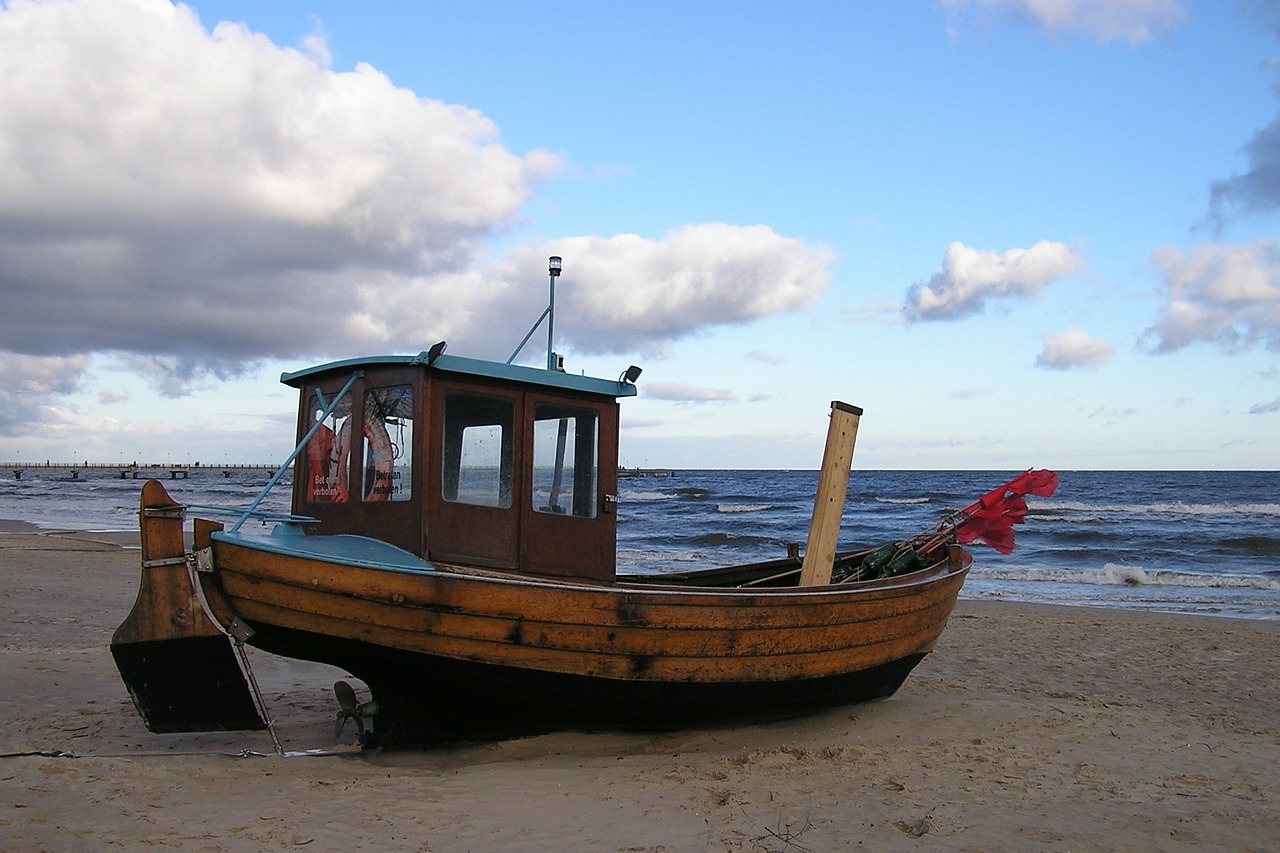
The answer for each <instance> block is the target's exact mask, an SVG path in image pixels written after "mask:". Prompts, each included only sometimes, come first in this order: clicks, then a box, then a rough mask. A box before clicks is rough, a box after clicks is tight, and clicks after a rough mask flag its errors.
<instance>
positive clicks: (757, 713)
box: [249, 625, 924, 746]
mask: <svg viewBox="0 0 1280 853" xmlns="http://www.w3.org/2000/svg"><path fill="white" fill-rule="evenodd" d="M253 627H254V629H255V630H256V632H257V633H255V634H254V635H253V637H252V638H251V639H250V641H249V642H250V644H251V645H254V646H256V647H258V648H261V649H263V650H264V651H268V652H271V653H273V654H278V655H282V656H285V657H292V658H299V659H303V660H313V661H317V662H320V663H326V664H330V665H333V666H337V667H339V668H341V669H344V670H346V671H347V672H349V673H351V674H352V675H353V676H355V677H357V678H359V679H360V680H362V681H364V682H365V684H367V685H368V686H369V689H370V691H371V692H372V694H373V697H374V698H375V699H377V701H378V705H379V713H378V715H377V717H376V718H375V720H374V732H375V735H376V742H377V743H378V744H380V745H384V746H385V745H415V744H431V743H442V742H448V741H451V740H462V739H490V738H502V737H516V736H521V735H531V734H541V733H545V732H549V731H554V730H563V729H584V730H592V729H622V730H649V731H654V730H668V729H676V728H682V727H688V726H695V725H728V724H733V723H744V722H759V721H765V720H770V719H781V718H787V717H793V716H799V715H801V714H805V713H809V712H812V711H815V710H819V709H822V708H828V707H834V706H839V705H846V704H852V703H855V702H865V701H871V700H874V699H883V698H885V697H887V696H890V695H892V694H893V693H894V692H895V691H897V689H898V688H899V687H901V686H902V683H903V681H905V680H906V678H907V676H908V675H909V674H910V672H911V670H912V669H913V668H914V667H915V666H916V664H918V663H919V662H920V661H921V660H922V659H923V658H924V654H912V655H908V656H906V657H904V658H901V659H899V660H896V661H891V662H889V663H887V664H882V665H880V666H875V667H871V668H869V669H863V670H858V671H855V672H849V673H842V674H840V675H833V676H824V677H820V678H803V679H793V680H788V681H779V682H749V683H740V682H734V683H722V682H711V683H709V682H654V681H627V680H619V679H611V678H598V677H591V676H583V675H573V674H565V673H554V672H543V671H536V670H530V669H525V668H520V667H508V666H499V665H494V664H485V663H475V662H470V661H463V660H454V659H449V658H442V657H437V656H433V655H423V654H415V653H412V652H406V651H402V650H396V649H387V648H383V647H380V646H373V645H370V644H367V643H361V642H358V641H354V640H345V639H338V638H334V637H328V636H322V635H319V634H313V633H309V632H305V631H295V630H289V629H281V628H278V627H274V626H270V625H254V626H253Z"/></svg>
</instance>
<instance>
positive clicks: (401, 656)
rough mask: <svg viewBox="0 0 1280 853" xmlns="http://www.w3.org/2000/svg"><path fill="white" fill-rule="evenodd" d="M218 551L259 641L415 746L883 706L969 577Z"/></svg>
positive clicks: (242, 544) (948, 564) (936, 570)
mask: <svg viewBox="0 0 1280 853" xmlns="http://www.w3.org/2000/svg"><path fill="white" fill-rule="evenodd" d="M211 540H212V541H211V554H212V560H211V562H212V569H213V574H214V576H215V577H216V580H217V584H218V587H219V589H220V590H221V592H222V594H223V595H225V598H226V602H227V604H228V605H229V606H230V608H231V610H232V611H234V613H235V614H237V615H238V616H239V617H240V618H241V619H242V620H243V621H244V622H245V623H247V624H248V625H250V626H251V627H252V628H253V629H254V630H255V631H256V633H255V634H254V636H253V638H251V639H250V643H252V644H255V645H259V646H261V647H263V648H265V649H267V650H270V651H274V652H278V653H281V654H285V655H289V656H293V657H299V658H307V659H313V660H320V661H323V662H327V663H331V664H334V665H337V666H340V667H344V668H346V669H347V670H348V671H350V672H351V673H352V674H353V675H355V676H357V677H359V678H362V679H363V680H365V682H366V683H367V684H368V685H369V686H370V688H371V689H372V691H373V693H374V696H375V698H377V699H378V700H379V703H380V705H381V706H382V713H383V715H384V720H383V721H382V728H383V731H384V732H387V731H388V728H389V727H393V726H394V727H399V728H401V729H403V731H404V732H405V733H406V736H408V733H409V732H410V731H413V732H426V733H427V736H431V733H433V732H439V733H440V734H441V735H451V734H473V733H489V732H493V731H502V732H507V731H523V730H538V729H543V728H548V727H557V726H559V725H593V726H594V725H622V726H636V725H639V726H647V727H663V726H669V725H680V724H684V723H687V722H716V721H721V720H729V719H735V718H743V717H766V716H776V715H778V714H790V713H796V712H800V711H804V710H808V709H810V708H812V707H816V706H821V705H828V704H833V703H839V702H847V701H856V700H859V699H870V698H878V697H881V696H885V695H888V694H890V693H892V692H893V691H894V690H896V689H897V687H898V686H899V685H900V684H901V682H902V680H903V679H904V678H905V677H906V675H907V673H908V672H909V671H910V669H911V667H913V666H914V665H915V664H916V663H917V662H918V661H919V660H920V659H921V658H922V657H923V656H924V655H925V654H927V653H928V652H929V651H930V650H931V649H932V648H933V646H934V643H935V642H936V641H937V639H938V636H939V634H940V633H941V631H942V629H943V627H944V626H945V624H946V620H947V617H948V616H949V614H950V613H951V609H952V607H953V606H954V604H955V600H956V596H957V594H958V593H959V590H960V587H961V585H962V584H963V582H964V578H965V575H966V573H967V570H968V566H967V562H968V561H967V558H964V559H962V558H961V557H959V556H953V557H952V559H950V560H945V559H944V560H942V561H940V562H938V563H937V564H935V565H933V566H931V567H929V568H927V569H924V570H921V571H917V572H914V573H911V574H908V575H903V576H901V577H897V578H885V579H881V580H877V581H870V582H862V583H851V584H838V585H827V586H819V587H783V588H730V589H720V588H710V587H691V586H674V585H673V586H664V585H656V584H652V583H645V584H628V583H625V582H620V583H617V584H612V585H593V584H582V583H570V582H558V581H554V580H543V579H537V578H529V577H522V576H518V575H514V574H500V573H494V572H480V571H476V570H469V569H465V568H461V567H449V566H435V567H431V568H430V569H428V570H414V569H403V568H390V567H378V566H376V565H352V564H348V563H340V562H334V561H329V560H325V559H321V558H317V557H315V556H309V555H307V554H305V553H290V552H289V550H290V549H287V548H286V549H277V548H273V547H272V546H271V545H270V543H263V542H261V541H260V540H257V541H255V540H253V539H250V538H248V537H244V536H240V535H235V534H225V533H214V534H213V535H212V537H211ZM962 553H963V552H959V551H958V549H957V551H956V554H962ZM495 706H497V707H495Z"/></svg>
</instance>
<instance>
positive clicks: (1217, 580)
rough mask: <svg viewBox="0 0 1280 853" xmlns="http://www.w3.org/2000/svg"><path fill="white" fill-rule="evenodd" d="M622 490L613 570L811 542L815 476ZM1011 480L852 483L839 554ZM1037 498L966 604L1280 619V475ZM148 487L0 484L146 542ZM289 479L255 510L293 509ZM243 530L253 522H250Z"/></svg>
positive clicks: (217, 484)
mask: <svg viewBox="0 0 1280 853" xmlns="http://www.w3.org/2000/svg"><path fill="white" fill-rule="evenodd" d="M660 473H662V474H665V475H666V476H645V477H626V478H622V479H620V480H619V483H618V486H619V488H618V491H619V507H618V514H619V524H618V568H619V571H621V572H646V573H661V572H669V571H684V570H689V569H694V568H701V567H711V566H717V565H729V564H737V563H746V562H754V561H758V560H766V559H773V558H778V557H783V556H785V554H786V549H787V545H788V544H790V543H799V544H801V545H802V546H803V544H804V541H805V539H806V537H807V532H808V526H809V521H810V517H811V515H812V508H813V501H814V497H815V494H816V492H817V483H818V474H817V472H816V471H778V470H751V471H726V470H679V471H668V472H660ZM1018 473H1020V472H1017V471H858V470H855V471H854V472H853V473H852V475H851V476H850V480H849V490H848V497H847V500H846V504H845V514H844V522H843V525H842V528H841V536H840V548H841V550H854V549H857V548H862V547H873V546H878V545H882V544H886V543H889V542H894V541H898V540H901V539H905V538H909V537H911V536H914V535H916V534H918V533H923V532H925V531H927V530H931V529H933V528H934V527H935V526H936V525H937V524H938V523H939V522H940V521H941V520H942V519H943V518H945V517H946V516H947V515H948V514H950V513H952V512H955V511H956V510H959V509H963V508H964V507H966V506H968V505H969V504H971V503H972V502H973V501H974V500H976V499H977V498H978V497H979V496H981V495H982V494H984V493H986V492H988V491H990V490H991V489H993V488H996V487H998V486H1000V485H1001V484H1002V483H1004V482H1006V481H1008V480H1010V479H1012V478H1013V477H1014V476H1016V475H1017V474H1018ZM1058 473H1059V477H1060V481H1061V482H1060V485H1059V487H1058V490H1057V492H1056V493H1055V494H1054V495H1053V496H1052V497H1050V498H1036V497H1030V498H1028V503H1029V505H1030V513H1029V515H1028V517H1027V519H1026V524H1024V525H1021V526H1019V527H1017V528H1015V531H1016V534H1017V544H1016V548H1015V549H1014V552H1013V553H1012V554H1009V555H1001V554H999V553H996V552H995V551H994V550H993V549H991V548H988V547H986V546H983V545H981V544H974V545H973V546H970V548H969V550H970V551H971V553H972V554H973V556H974V565H973V569H972V570H971V572H970V575H969V578H968V580H967V581H966V583H965V587H964V590H963V592H962V593H961V597H962V598H967V599H979V600H1005V601H1024V602H1039V603H1049V604H1065V605H1081V606H1091V607H1108V608H1121V609H1133V610H1154V611H1165V612H1177V613H1195V614H1204V615H1216V616H1227V617H1239V618H1249V619H1267V620H1273V619H1280V472H1276V471H1060V472H1058ZM267 481H268V475H266V474H263V473H261V472H256V473H250V472H239V473H234V474H232V475H231V476H230V477H223V476H222V474H221V472H220V471H217V470H213V469H208V470H205V471H202V472H200V473H195V472H193V473H192V474H191V476H190V477H189V478H188V479H185V480H183V479H178V480H172V481H169V480H166V481H165V486H166V488H168V489H169V493H170V494H171V495H172V496H173V497H174V498H175V499H176V500H178V501H181V502H183V503H187V504H190V505H193V506H196V507H201V508H203V509H202V511H203V512H205V513H206V514H210V513H211V512H212V511H213V510H218V509H219V508H220V511H221V512H222V513H223V515H225V516H229V517H231V518H234V517H236V512H235V511H236V509H237V508H244V507H246V506H247V505H248V504H249V503H250V502H251V501H253V500H254V499H255V498H256V497H257V496H258V495H259V493H260V492H261V491H262V489H263V487H264V486H265V485H266V483H267ZM141 486H142V483H141V481H135V480H132V479H120V478H119V474H118V473H115V474H112V473H108V472H100V473H94V472H88V471H85V472H81V473H80V474H79V476H78V478H76V479H72V477H71V474H70V473H69V472H65V471H47V472H41V471H40V470H39V469H33V468H27V470H26V471H25V472H24V473H23V476H22V478H21V479H5V480H0V519H6V520H14V521H25V522H30V523H32V524H35V525H38V526H40V527H43V528H47V529H63V530H66V529H73V530H85V531H93V532H119V531H135V530H137V501H138V492H139V490H140V488H141ZM288 502H289V478H288V476H287V475H286V476H285V477H284V478H283V479H282V480H281V482H280V483H279V484H278V485H277V486H276V487H275V489H274V490H273V491H272V492H271V493H269V494H268V495H267V496H266V497H265V498H264V499H263V501H262V502H261V504H260V508H261V509H263V510H268V511H279V512H282V513H283V512H287V511H288ZM249 523H250V524H256V523H258V522H254V521H251V522H249Z"/></svg>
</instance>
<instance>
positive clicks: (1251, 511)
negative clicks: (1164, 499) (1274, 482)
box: [1030, 500, 1280, 521]
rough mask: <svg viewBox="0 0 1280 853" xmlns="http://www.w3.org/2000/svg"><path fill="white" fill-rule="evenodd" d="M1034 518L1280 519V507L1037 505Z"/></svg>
mask: <svg viewBox="0 0 1280 853" xmlns="http://www.w3.org/2000/svg"><path fill="white" fill-rule="evenodd" d="M1030 508H1031V514H1032V515H1035V516H1037V517H1043V516H1048V515H1050V514H1051V513H1054V512H1059V513H1061V512H1069V513H1071V515H1069V516H1063V517H1062V520H1065V521H1078V520H1080V517H1079V515H1078V513H1090V514H1091V518H1094V519H1096V518H1097V516H1098V514H1099V513H1102V514H1106V515H1114V514H1118V513H1129V514H1132V515H1175V516H1188V515H1205V516H1218V515H1265V516H1274V517H1280V504H1274V503H1209V504H1205V503H1182V502H1181V501H1177V502H1173V503H1150V504H1123V503H1116V504H1107V503H1085V502H1082V501H1052V500H1050V501H1036V502H1033V503H1032V504H1031V507H1030Z"/></svg>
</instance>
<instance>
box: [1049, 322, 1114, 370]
mask: <svg viewBox="0 0 1280 853" xmlns="http://www.w3.org/2000/svg"><path fill="white" fill-rule="evenodd" d="M1115 352H1116V348H1115V346H1113V345H1112V344H1110V343H1108V342H1107V341H1103V340H1099V339H1098V338H1091V337H1089V335H1087V334H1085V333H1084V332H1082V331H1081V330H1079V329H1067V330H1066V331H1065V332H1058V333H1057V334H1054V335H1047V336H1045V344H1044V349H1043V350H1041V351H1040V355H1039V356H1038V357H1037V358H1036V367H1044V368H1048V369H1050V370H1069V369H1071V368H1073V367H1098V366H1099V365H1102V364H1105V363H1106V362H1108V361H1110V360H1111V356H1113V355H1115Z"/></svg>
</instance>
